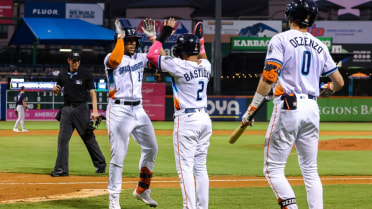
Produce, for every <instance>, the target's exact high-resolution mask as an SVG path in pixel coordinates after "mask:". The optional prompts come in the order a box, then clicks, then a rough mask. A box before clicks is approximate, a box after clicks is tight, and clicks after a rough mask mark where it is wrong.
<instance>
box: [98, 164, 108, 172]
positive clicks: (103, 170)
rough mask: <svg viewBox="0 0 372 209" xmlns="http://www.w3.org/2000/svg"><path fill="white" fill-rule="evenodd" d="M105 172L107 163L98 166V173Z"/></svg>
mask: <svg viewBox="0 0 372 209" xmlns="http://www.w3.org/2000/svg"><path fill="white" fill-rule="evenodd" d="M105 172H106V165H104V166H101V167H97V168H96V173H105Z"/></svg>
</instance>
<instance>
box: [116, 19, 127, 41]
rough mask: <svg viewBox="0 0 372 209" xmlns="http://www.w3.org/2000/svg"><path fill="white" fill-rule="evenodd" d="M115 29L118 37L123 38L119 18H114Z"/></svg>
mask: <svg viewBox="0 0 372 209" xmlns="http://www.w3.org/2000/svg"><path fill="white" fill-rule="evenodd" d="M115 31H116V33H117V34H118V38H121V39H124V37H125V32H124V31H123V29H122V28H121V24H120V21H119V20H115Z"/></svg>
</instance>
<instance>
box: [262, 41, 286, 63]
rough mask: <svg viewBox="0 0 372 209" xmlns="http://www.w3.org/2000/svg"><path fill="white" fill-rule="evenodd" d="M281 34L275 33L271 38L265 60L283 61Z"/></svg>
mask: <svg viewBox="0 0 372 209" xmlns="http://www.w3.org/2000/svg"><path fill="white" fill-rule="evenodd" d="M280 38H281V37H280V36H279V35H275V36H273V37H272V38H271V40H270V42H269V45H268V47H267V52H266V59H265V60H277V61H278V62H282V61H283V51H284V50H283V46H282V44H281V42H282V41H281V40H280Z"/></svg>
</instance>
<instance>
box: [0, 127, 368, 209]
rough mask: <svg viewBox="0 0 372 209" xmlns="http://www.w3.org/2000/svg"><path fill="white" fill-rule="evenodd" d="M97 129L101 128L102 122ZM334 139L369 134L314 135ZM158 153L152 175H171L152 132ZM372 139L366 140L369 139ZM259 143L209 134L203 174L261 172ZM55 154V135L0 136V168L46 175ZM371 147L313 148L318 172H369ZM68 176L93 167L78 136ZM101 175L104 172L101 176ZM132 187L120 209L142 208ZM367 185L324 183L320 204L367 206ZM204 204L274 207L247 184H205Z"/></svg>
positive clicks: (165, 147) (99, 203)
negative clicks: (206, 198)
mask: <svg viewBox="0 0 372 209" xmlns="http://www.w3.org/2000/svg"><path fill="white" fill-rule="evenodd" d="M153 124H154V128H155V129H157V130H172V128H173V122H169V121H168V122H154V123H153ZM13 125H14V121H11V122H4V121H2V122H0V129H4V130H11V129H12V127H13ZM25 125H26V128H27V129H29V130H30V131H31V132H32V130H33V129H44V130H49V129H54V130H57V129H58V128H59V124H58V123H57V122H54V121H52V122H50V121H48V122H41V121H38V122H36V121H32V122H31V121H26V123H25ZM237 125H239V122H213V128H214V130H231V131H232V130H233V129H235V128H236V127H237ZM267 125H268V123H266V122H256V123H255V124H254V126H253V127H249V128H248V129H247V130H246V131H247V132H249V130H250V129H252V130H266V128H267ZM99 129H103V130H105V129H106V126H105V123H103V124H102V125H101V127H100V128H99ZM320 130H321V131H331V130H334V131H342V130H345V131H355V132H356V134H357V131H368V130H371V123H321V126H320ZM336 138H369V139H372V136H357V135H355V136H342V135H341V134H340V136H322V135H321V136H320V139H321V140H330V139H336ZM97 140H98V143H99V145H100V147H101V149H102V152H103V154H104V155H105V157H106V161H107V162H109V159H110V145H109V142H108V138H107V136H106V135H104V136H97ZM157 140H158V144H159V153H158V157H157V160H156V164H155V168H154V176H177V174H176V169H175V162H174V157H173V147H172V136H160V135H159V136H157ZM371 142H372V141H371ZM263 144H264V136H262V135H249V136H246V135H243V136H242V137H241V138H240V139H239V140H238V141H237V142H236V143H235V144H233V145H231V144H229V143H228V142H227V136H218V135H213V136H212V138H211V145H210V148H209V152H208V172H209V175H211V176H223V175H236V176H240V175H244V176H263V173H262V167H263ZM56 153H57V136H30V135H26V134H19V135H16V136H11V137H9V136H0V155H1V157H0V172H15V173H36V174H49V173H50V171H51V170H52V169H53V166H54V163H55V159H56ZM139 158H140V147H139V146H138V145H137V144H136V143H135V141H134V140H132V139H131V142H130V144H129V149H128V154H127V157H126V159H125V168H124V172H123V176H124V177H137V176H138V160H139ZM371 158H372V152H371V151H319V155H318V162H319V173H320V175H321V176H327V175H332V176H334V175H336V176H337V175H340V176H341V175H372V166H368V163H366V162H368V159H371ZM69 162H70V165H69V167H70V174H71V175H82V176H83V175H84V176H87V175H90V176H94V175H95V173H94V168H93V165H92V162H91V160H90V158H89V154H88V152H87V150H86V148H85V146H84V144H83V142H82V140H81V139H80V137H79V136H73V137H72V138H71V141H70V160H69ZM103 175H105V176H107V175H108V173H106V174H103ZM286 175H288V176H299V175H300V169H299V166H298V163H297V155H296V152H295V151H292V153H291V155H290V156H289V159H288V163H287V167H286ZM293 188H294V190H295V193H296V196H297V202H298V205H299V208H307V207H308V206H307V203H306V193H305V190H304V186H294V187H293ZM152 191H153V192H152V196H153V198H154V199H156V200H158V202H159V205H160V206H159V208H165V209H167V208H169V209H171V208H172V209H174V208H181V205H182V196H181V193H180V189H178V188H172V189H160V188H154V189H152ZM131 192H132V190H124V191H123V195H122V197H121V203H122V204H121V206H122V208H131V209H136V208H147V207H145V206H144V205H143V203H141V202H139V201H137V200H134V198H132V197H131ZM371 196H372V185H325V186H324V205H325V206H324V208H327V209H333V208H334V209H344V208H345V209H346V208H348V209H350V208H357V209H364V208H370V205H371V203H370V197H371ZM2 208H20V209H23V208H29V209H33V208H38V209H39V208H58V209H70V208H71V209H72V208H73V209H76V208H108V196H107V195H103V196H98V197H92V198H84V199H73V200H63V201H50V202H41V203H22V204H10V205H7V204H0V209H2ZM210 208H211V209H214V208H215V209H217V208H218V209H221V208H229V209H230V208H231V209H234V208H236V209H242V208H243V209H245V208H260V209H261V208H263V209H266V208H267V209H272V208H279V207H278V206H277V203H276V200H275V196H274V194H273V192H272V191H271V189H270V187H252V188H224V189H222V188H211V189H210Z"/></svg>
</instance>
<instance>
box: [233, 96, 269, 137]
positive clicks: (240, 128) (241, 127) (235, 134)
mask: <svg viewBox="0 0 372 209" xmlns="http://www.w3.org/2000/svg"><path fill="white" fill-rule="evenodd" d="M270 99H271V98H270V96H266V97H265V98H264V100H262V102H261V103H260V105H258V107H257V109H256V110H255V111H254V112H253V114H252V115H251V116H250V117H249V121H252V119H253V118H254V116H255V115H256V114H257V112H258V111H259V110H260V109H261V108H262V107H263V106H264V105H265V104H266V102H268V101H270ZM247 126H248V125H239V126H238V127H237V128H236V129H235V130H234V132H232V134H231V135H230V137H229V143H230V144H234V143H235V142H236V140H238V139H239V137H240V135H242V133H243V132H244V130H245V129H246V128H247Z"/></svg>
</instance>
